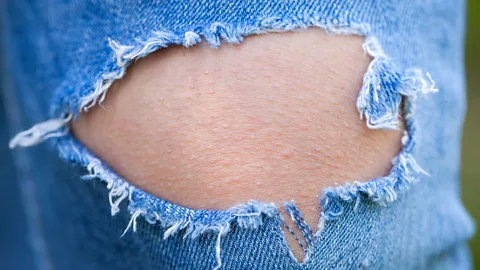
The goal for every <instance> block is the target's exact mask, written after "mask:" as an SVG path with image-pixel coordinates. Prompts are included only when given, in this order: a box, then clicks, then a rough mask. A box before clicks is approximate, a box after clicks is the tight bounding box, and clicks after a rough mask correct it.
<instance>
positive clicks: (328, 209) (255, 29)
mask: <svg viewBox="0 0 480 270" xmlns="http://www.w3.org/2000/svg"><path fill="white" fill-rule="evenodd" d="M308 27H320V28H322V29H324V30H325V31H326V32H327V33H330V34H346V35H360V36H364V37H365V42H364V44H363V49H364V52H365V53H366V54H368V55H370V56H371V57H372V59H373V60H372V61H371V63H370V64H369V66H368V70H367V72H366V73H365V75H364V78H363V85H362V87H361V89H360V93H359V95H358V99H357V109H358V111H359V114H360V117H361V118H362V119H365V121H366V125H367V126H368V128H370V129H389V130H391V129H399V126H400V121H399V118H400V116H401V114H402V115H403V117H404V119H405V125H406V131H405V133H404V136H403V138H402V144H403V149H402V150H401V152H400V154H399V155H398V156H397V157H396V158H394V159H393V161H392V164H393V168H392V169H391V171H390V172H389V174H388V175H387V176H384V177H380V178H377V179H374V180H370V181H368V182H358V181H355V182H353V183H347V184H345V185H343V186H339V187H329V188H326V189H325V190H324V191H323V193H322V196H321V199H320V204H321V207H322V213H321V218H320V221H319V224H318V229H317V232H316V233H315V237H317V236H319V235H320V234H321V232H322V231H323V229H324V227H325V226H326V224H327V223H326V222H330V221H333V220H336V219H338V218H339V217H340V216H341V215H342V214H343V210H344V204H345V203H355V208H356V206H357V205H358V204H359V203H360V202H361V200H363V199H367V200H370V201H373V202H375V203H378V204H379V205H383V206H384V205H387V204H388V203H391V202H393V201H395V200H396V199H397V196H398V192H399V191H401V190H404V189H405V188H407V187H408V184H409V183H412V182H415V181H417V180H418V179H417V175H419V174H425V175H426V174H427V173H426V172H425V171H423V170H422V169H421V167H420V166H419V165H418V164H417V163H416V161H415V158H414V148H415V140H414V135H415V125H414V119H413V113H414V109H415V99H416V97H417V96H418V95H419V94H426V93H430V92H436V91H438V90H437V89H435V85H434V82H433V80H432V79H431V77H430V75H429V74H428V73H423V72H422V71H421V70H420V69H417V68H410V69H406V70H400V69H399V68H398V67H397V66H396V64H395V63H394V61H393V60H392V59H391V58H390V57H389V56H387V55H386V54H385V53H384V51H383V50H382V47H381V46H380V43H379V41H378V40H377V39H376V38H375V37H374V35H373V34H372V33H371V32H370V28H369V26H368V25H366V24H356V23H350V22H349V23H345V24H339V23H338V22H336V21H333V20H330V19H328V18H326V17H325V16H323V15H316V16H312V17H308V16H302V17H295V18H287V19H283V18H277V17H275V18H268V19H264V20H260V21H258V22H257V23H255V24H254V25H246V24H235V25H233V24H223V23H213V24H211V25H208V26H203V27H196V28H194V29H191V30H190V31H186V32H184V33H173V32H169V31H156V32H153V33H152V35H151V37H150V38H149V39H147V40H145V41H139V42H138V43H137V44H135V45H128V46H125V45H121V44H119V43H118V42H116V41H114V40H112V39H109V45H110V47H111V48H112V49H113V52H114V57H115V58H114V60H115V61H116V63H117V65H116V67H115V70H113V71H111V72H106V73H104V74H101V75H100V76H101V79H99V80H98V81H97V82H96V84H95V85H94V87H93V88H92V90H91V91H90V93H89V94H87V95H85V96H84V97H82V98H81V99H80V100H79V101H78V102H79V108H78V109H77V111H75V110H70V111H63V112H57V113H53V114H55V115H57V116H58V115H59V114H61V117H60V118H54V119H51V120H48V121H47V122H44V123H40V124H37V125H36V126H34V127H33V128H31V129H30V130H27V131H25V132H23V133H19V134H18V135H17V136H16V137H15V138H13V139H12V141H11V142H10V147H11V148H13V147H15V146H31V145H34V144H36V143H39V142H41V141H43V140H46V139H47V138H54V139H53V140H51V141H52V143H54V144H55V145H56V148H57V149H58V151H59V155H60V157H61V158H63V159H64V160H67V161H69V162H72V163H76V164H79V165H81V166H84V167H86V168H87V171H88V174H87V175H86V176H84V177H83V179H87V180H89V179H93V178H98V179H100V180H103V181H105V182H106V183H107V188H108V189H109V190H110V192H109V201H110V205H111V214H112V215H115V214H116V213H117V212H118V211H119V205H120V203H121V202H122V201H124V200H125V199H128V201H129V205H128V209H129V212H130V214H131V215H132V216H131V220H130V222H129V224H128V226H127V228H126V231H127V230H128V229H130V228H132V230H133V231H135V230H136V227H137V226H136V220H137V218H138V217H140V216H142V217H144V218H145V219H146V221H147V222H149V223H151V224H154V223H157V222H158V223H160V224H161V225H162V226H163V227H165V228H168V229H167V230H166V231H165V234H164V238H165V239H166V238H168V237H169V236H171V235H173V234H175V233H177V232H179V231H184V236H183V237H187V236H190V237H192V238H195V237H197V236H198V235H200V234H202V233H205V232H208V231H212V232H216V233H217V234H218V238H217V242H216V249H215V250H216V259H217V263H218V264H217V266H216V269H218V268H220V267H221V265H222V263H221V256H220V240H221V237H222V236H223V235H225V234H226V233H227V232H228V231H229V229H230V224H231V223H232V222H236V223H237V224H238V225H239V226H240V227H242V228H258V227H259V226H261V225H262V224H263V218H265V217H269V218H281V217H280V215H279V214H278V208H277V207H276V206H275V205H274V204H265V203H259V202H256V201H250V202H247V203H245V204H241V205H238V206H235V207H232V208H230V209H228V210H225V211H215V210H193V209H189V208H185V207H181V206H177V205H174V204H172V203H169V202H167V201H164V200H162V199H160V198H156V197H154V196H152V195H150V194H148V193H146V192H145V191H143V190H141V189H139V188H137V187H135V186H133V185H131V184H130V183H128V182H127V181H125V180H124V179H122V178H121V177H119V176H117V175H116V174H115V173H114V172H113V171H112V170H111V169H110V168H109V167H108V166H107V165H106V164H104V163H103V162H101V161H100V160H99V159H98V158H97V157H96V156H95V155H94V154H93V153H91V152H90V151H89V150H88V149H86V147H85V146H83V145H82V144H80V143H79V142H78V141H77V140H76V139H75V138H73V136H72V135H71V134H70V132H68V124H69V122H70V121H72V117H73V118H76V117H77V116H78V114H79V112H82V111H83V112H85V111H88V109H89V108H91V107H93V106H95V105H98V104H100V103H101V102H102V101H103V100H104V99H105V97H106V94H107V90H108V89H109V87H110V86H111V85H112V83H113V82H114V81H115V80H117V79H120V78H122V77H123V76H124V75H125V71H126V68H127V67H128V66H129V65H130V64H132V63H133V62H134V60H137V59H139V58H142V57H145V56H147V55H149V54H150V53H152V52H154V51H156V50H158V49H161V48H165V47H168V46H170V45H183V46H185V47H189V46H192V45H194V44H197V43H199V42H200V41H201V40H202V37H203V39H204V40H206V41H207V42H208V43H209V44H210V45H211V46H212V47H217V46H219V45H221V43H222V40H223V41H224V42H227V43H240V42H241V41H242V40H243V37H244V36H248V35H253V34H262V33H267V32H286V31H292V30H295V29H301V28H308ZM402 101H403V104H404V111H403V112H402V113H401V106H402ZM126 231H125V232H126ZM309 250H311V249H310V248H309ZM307 259H308V252H307V255H306V259H305V262H306V261H307ZM305 262H304V263H305Z"/></svg>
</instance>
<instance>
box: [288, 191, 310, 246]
mask: <svg viewBox="0 0 480 270" xmlns="http://www.w3.org/2000/svg"><path fill="white" fill-rule="evenodd" d="M284 205H285V210H286V211H287V213H288V214H289V216H290V219H291V220H292V221H293V222H294V223H295V225H296V226H297V227H298V229H299V230H300V232H301V233H302V236H303V238H304V239H305V243H306V244H307V249H308V248H310V247H311V246H312V244H313V237H314V233H313V230H312V229H311V228H310V226H309V225H308V224H307V222H306V221H305V219H304V218H303V216H302V213H301V212H300V210H298V208H297V207H296V206H295V202H294V201H293V200H292V201H290V202H289V203H285V204H284ZM304 251H305V252H306V250H305V249H304Z"/></svg>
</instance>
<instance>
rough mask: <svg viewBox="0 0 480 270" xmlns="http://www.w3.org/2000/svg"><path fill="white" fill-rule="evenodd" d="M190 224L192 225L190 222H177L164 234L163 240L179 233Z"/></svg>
mask: <svg viewBox="0 0 480 270" xmlns="http://www.w3.org/2000/svg"><path fill="white" fill-rule="evenodd" d="M189 224H190V222H188V221H184V220H180V221H178V222H176V223H175V224H173V225H172V226H170V228H168V230H166V231H165V233H164V234H163V239H164V240H165V239H167V238H169V237H170V236H172V235H174V234H175V233H177V232H178V231H180V230H182V229H184V228H186V227H187V226H188V225H189Z"/></svg>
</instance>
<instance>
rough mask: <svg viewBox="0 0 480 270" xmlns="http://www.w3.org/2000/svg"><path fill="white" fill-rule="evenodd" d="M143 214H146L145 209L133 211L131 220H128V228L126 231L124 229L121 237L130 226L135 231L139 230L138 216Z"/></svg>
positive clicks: (126, 229)
mask: <svg viewBox="0 0 480 270" xmlns="http://www.w3.org/2000/svg"><path fill="white" fill-rule="evenodd" d="M142 214H145V211H143V210H138V211H136V212H135V213H133V215H132V217H131V218H130V221H129V222H128V225H127V228H125V231H123V233H122V235H121V236H120V237H123V236H124V235H125V234H126V233H127V232H128V230H129V229H130V228H132V231H133V232H136V231H137V218H138V217H139V216H140V215H142Z"/></svg>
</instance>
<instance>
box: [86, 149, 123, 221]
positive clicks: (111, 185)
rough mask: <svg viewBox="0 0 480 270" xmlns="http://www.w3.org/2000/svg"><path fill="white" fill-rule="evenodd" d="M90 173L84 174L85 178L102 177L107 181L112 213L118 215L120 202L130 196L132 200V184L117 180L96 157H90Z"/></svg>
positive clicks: (88, 166)
mask: <svg viewBox="0 0 480 270" xmlns="http://www.w3.org/2000/svg"><path fill="white" fill-rule="evenodd" d="M87 171H88V174H87V175H84V176H82V178H83V179H87V180H91V179H94V178H100V179H102V180H103V181H105V182H106V183H107V189H108V190H109V193H108V201H109V203H110V213H111V215H112V216H114V215H116V214H117V213H118V212H119V211H120V203H122V201H124V200H125V199H127V197H128V198H129V201H131V198H130V196H131V193H132V186H131V185H130V184H128V183H127V182H123V181H115V180H114V179H115V178H114V177H112V175H110V174H109V173H107V172H106V171H105V170H104V169H103V167H102V163H101V161H100V160H98V159H96V158H92V159H90V161H89V163H88V165H87Z"/></svg>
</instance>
